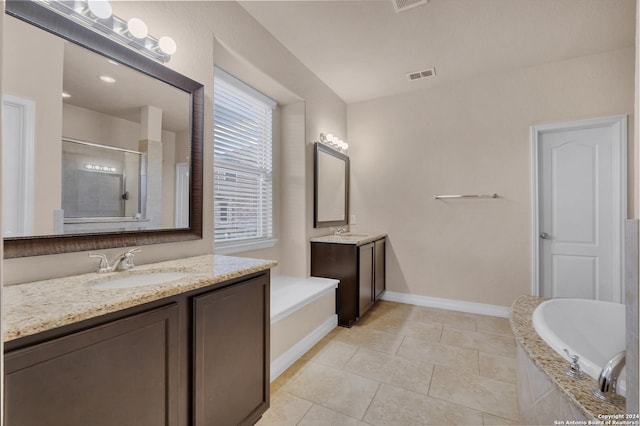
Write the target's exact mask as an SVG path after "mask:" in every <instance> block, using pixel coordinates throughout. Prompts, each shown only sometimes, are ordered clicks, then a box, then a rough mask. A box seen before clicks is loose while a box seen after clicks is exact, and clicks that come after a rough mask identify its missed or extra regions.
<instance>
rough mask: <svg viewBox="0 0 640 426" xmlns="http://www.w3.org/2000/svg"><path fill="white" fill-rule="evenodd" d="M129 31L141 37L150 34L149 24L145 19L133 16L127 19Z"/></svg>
mask: <svg viewBox="0 0 640 426" xmlns="http://www.w3.org/2000/svg"><path fill="white" fill-rule="evenodd" d="M127 31H129V34H131V35H132V36H134V37H135V38H140V39H142V38H145V37H146V36H147V35H149V29H148V28H147V24H145V23H144V21H143V20H142V19H139V18H131V19H129V20H128V21H127Z"/></svg>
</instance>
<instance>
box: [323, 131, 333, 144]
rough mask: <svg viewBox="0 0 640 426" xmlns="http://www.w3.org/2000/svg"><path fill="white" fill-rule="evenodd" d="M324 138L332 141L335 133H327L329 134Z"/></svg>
mask: <svg viewBox="0 0 640 426" xmlns="http://www.w3.org/2000/svg"><path fill="white" fill-rule="evenodd" d="M324 140H325V141H327V142H331V141H332V140H333V135H332V134H331V133H327V135H326V136H325V137H324Z"/></svg>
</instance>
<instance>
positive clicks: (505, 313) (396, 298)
mask: <svg viewBox="0 0 640 426" xmlns="http://www.w3.org/2000/svg"><path fill="white" fill-rule="evenodd" d="M382 300H388V301H390V302H400V303H408V304H410V305H417V306H426V307H429V308H440V309H448V310H450V311H460V312H468V313H470V314H480V315H489V316H493V317H502V318H509V315H510V314H511V308H510V307H508V306H499V305H489V304H486V303H476V302H465V301H462V300H454V299H441V298H439V297H428V296H419V295H416V294H408V293H397V292H395V291H388V290H387V291H385V292H384V294H383V295H382Z"/></svg>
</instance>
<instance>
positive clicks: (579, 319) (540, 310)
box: [531, 299, 626, 395]
mask: <svg viewBox="0 0 640 426" xmlns="http://www.w3.org/2000/svg"><path fill="white" fill-rule="evenodd" d="M531 321H532V323H533V327H534V328H535V331H536V332H537V333H538V335H539V336H540V337H541V338H542V339H543V340H544V341H545V342H546V343H547V344H548V345H549V346H550V347H551V348H552V349H553V350H554V351H556V352H557V353H558V354H560V355H561V356H562V357H563V358H565V359H566V360H567V361H568V360H569V357H568V356H567V354H566V353H565V351H564V350H565V349H567V350H568V351H569V352H570V353H571V354H575V355H578V356H579V357H580V360H579V362H580V368H581V370H582V371H583V372H584V373H585V374H587V375H589V376H591V377H593V378H594V379H596V380H597V379H598V376H599V375H600V371H602V368H603V367H604V366H605V364H606V363H607V362H608V361H609V360H610V359H611V357H612V356H614V355H615V354H617V353H618V352H620V351H623V350H624V349H625V347H626V344H625V306H624V305H623V304H620V303H611V302H602V301H598V300H586V299H552V300H548V301H546V302H543V303H541V304H540V305H539V306H538V307H537V308H536V309H535V310H534V311H533V315H532V319H531ZM625 373H626V371H625V370H623V371H622V373H621V374H620V378H619V380H618V393H620V394H621V395H625V394H626V392H625V391H626V386H625V382H626V381H625V377H626V374H625Z"/></svg>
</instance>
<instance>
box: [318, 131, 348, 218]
mask: <svg viewBox="0 0 640 426" xmlns="http://www.w3.org/2000/svg"><path fill="white" fill-rule="evenodd" d="M313 162H314V186H315V191H314V200H313V201H314V203H313V207H314V208H313V217H314V226H315V227H316V228H322V227H327V226H342V225H346V224H347V223H348V221H349V219H348V218H349V157H347V156H346V155H344V154H343V153H341V152H338V151H336V150H334V149H332V148H329V147H328V146H326V145H323V144H321V143H319V142H316V144H315V150H314V161H313Z"/></svg>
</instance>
